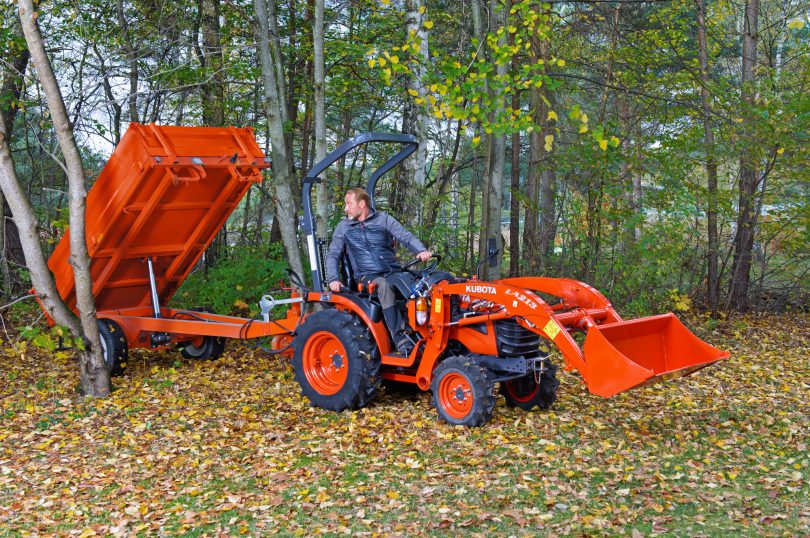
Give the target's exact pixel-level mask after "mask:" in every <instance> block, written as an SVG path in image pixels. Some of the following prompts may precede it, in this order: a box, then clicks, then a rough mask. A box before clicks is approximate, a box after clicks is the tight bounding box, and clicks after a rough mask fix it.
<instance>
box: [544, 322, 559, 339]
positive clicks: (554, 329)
mask: <svg viewBox="0 0 810 538" xmlns="http://www.w3.org/2000/svg"><path fill="white" fill-rule="evenodd" d="M543 332H544V333H546V334H547V335H548V337H549V338H551V339H552V340H554V337H555V336H557V335H558V334H559V333H560V327H559V326H558V325H557V324H556V323H554V320H553V319H550V320H548V323H546V326H545V327H543Z"/></svg>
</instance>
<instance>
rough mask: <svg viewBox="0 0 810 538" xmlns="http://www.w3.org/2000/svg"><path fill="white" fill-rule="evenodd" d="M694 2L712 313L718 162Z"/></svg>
mask: <svg viewBox="0 0 810 538" xmlns="http://www.w3.org/2000/svg"><path fill="white" fill-rule="evenodd" d="M695 3H696V4H697V41H698V60H699V61H700V83H701V89H700V100H701V107H702V112H703V114H702V115H703V143H704V145H705V146H706V179H707V188H708V197H709V200H708V205H709V207H708V210H707V212H706V220H707V227H708V229H707V234H708V240H709V252H708V254H707V258H708V259H707V262H708V270H707V275H706V299H707V302H708V303H709V308H710V309H711V311H712V312H715V311H716V310H717V303H718V300H719V297H718V296H719V287H720V277H719V274H718V264H717V254H718V250H719V247H720V244H719V243H720V241H719V238H718V233H717V161H716V159H715V155H714V131H713V130H712V122H711V102H710V97H709V86H708V85H709V52H708V49H709V46H708V40H707V34H706V2H705V0H695Z"/></svg>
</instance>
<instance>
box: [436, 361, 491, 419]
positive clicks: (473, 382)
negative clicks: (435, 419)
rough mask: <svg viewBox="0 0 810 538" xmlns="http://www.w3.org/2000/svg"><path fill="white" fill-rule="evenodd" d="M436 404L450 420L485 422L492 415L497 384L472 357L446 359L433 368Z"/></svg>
mask: <svg viewBox="0 0 810 538" xmlns="http://www.w3.org/2000/svg"><path fill="white" fill-rule="evenodd" d="M430 388H431V391H432V392H433V400H432V401H433V405H434V407H436V410H437V411H438V412H439V418H441V419H442V420H444V421H445V422H447V423H448V424H454V425H461V426H481V425H482V424H484V423H486V422H487V421H488V420H489V419H490V418H492V409H493V408H494V407H495V394H494V392H495V390H494V389H495V384H494V383H493V382H492V381H490V380H489V378H488V376H487V370H486V368H484V367H482V366H480V365H478V364H476V363H475V362H473V361H472V360H470V358H469V357H464V356H455V357H448V358H447V359H445V360H443V361H442V362H441V363H440V364H439V365H438V366H437V367H436V369H435V370H434V371H433V382H432V383H431V386H430Z"/></svg>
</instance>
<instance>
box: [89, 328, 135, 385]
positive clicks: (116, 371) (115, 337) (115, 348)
mask: <svg viewBox="0 0 810 538" xmlns="http://www.w3.org/2000/svg"><path fill="white" fill-rule="evenodd" d="M96 321H97V324H98V336H99V339H100V340H101V354H102V356H103V357H104V364H106V365H107V371H108V372H110V375H121V374H122V373H124V368H123V366H122V363H124V362H126V360H127V355H128V353H129V346H128V345H127V337H126V335H125V334H124V331H123V330H122V329H121V326H120V325H118V324H117V323H116V322H114V321H113V320H111V319H106V318H100V319H98V320H96Z"/></svg>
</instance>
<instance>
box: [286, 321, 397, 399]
mask: <svg viewBox="0 0 810 538" xmlns="http://www.w3.org/2000/svg"><path fill="white" fill-rule="evenodd" d="M293 349H294V352H293V360H292V365H293V371H294V372H295V379H296V381H298V384H299V385H301V392H302V393H303V394H304V396H306V397H307V398H309V401H310V402H312V405H315V406H317V407H320V408H323V409H329V410H331V411H343V410H344V409H359V408H361V407H363V406H364V405H366V404H368V403H369V402H370V401H371V400H372V399H373V398H374V397H375V396H376V395H377V390H378V389H379V387H380V381H381V376H380V354H379V351H378V349H377V346H376V345H375V343H374V341H373V340H372V338H371V334H370V333H369V330H368V328H367V327H366V326H365V325H364V324H363V323H362V322H361V321H360V320H359V319H358V318H357V317H355V316H351V315H349V314H344V313H342V312H335V311H334V310H324V311H321V312H316V313H314V314H312V315H310V316H309V317H307V319H306V321H304V323H303V324H302V325H301V327H300V328H299V329H298V332H297V334H296V336H295V340H293Z"/></svg>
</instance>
